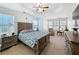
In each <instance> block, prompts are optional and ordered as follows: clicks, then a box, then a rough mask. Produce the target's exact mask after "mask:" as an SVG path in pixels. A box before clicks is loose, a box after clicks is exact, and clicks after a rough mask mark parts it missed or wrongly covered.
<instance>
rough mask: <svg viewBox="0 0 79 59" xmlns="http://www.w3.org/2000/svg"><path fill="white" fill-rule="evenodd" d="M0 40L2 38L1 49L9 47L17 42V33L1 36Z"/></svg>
mask: <svg viewBox="0 0 79 59" xmlns="http://www.w3.org/2000/svg"><path fill="white" fill-rule="evenodd" d="M0 40H1V43H0V46H1V47H0V50H1V51H2V50H4V49H6V48H9V47H11V46H13V45H16V44H17V35H13V36H8V37H4V38H0Z"/></svg>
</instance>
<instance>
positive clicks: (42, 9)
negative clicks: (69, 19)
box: [33, 3, 49, 12]
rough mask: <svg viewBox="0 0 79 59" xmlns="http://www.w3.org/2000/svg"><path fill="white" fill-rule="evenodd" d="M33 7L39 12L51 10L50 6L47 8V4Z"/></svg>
mask: <svg viewBox="0 0 79 59" xmlns="http://www.w3.org/2000/svg"><path fill="white" fill-rule="evenodd" d="M33 7H34V8H36V10H37V11H38V12H44V11H46V10H47V9H48V8H49V6H47V5H45V4H42V3H40V4H37V6H33Z"/></svg>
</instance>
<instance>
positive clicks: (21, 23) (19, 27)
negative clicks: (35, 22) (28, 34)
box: [17, 22, 32, 33]
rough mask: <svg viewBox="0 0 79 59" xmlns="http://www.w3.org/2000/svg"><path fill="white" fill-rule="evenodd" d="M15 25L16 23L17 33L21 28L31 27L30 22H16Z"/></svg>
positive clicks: (27, 28)
mask: <svg viewBox="0 0 79 59" xmlns="http://www.w3.org/2000/svg"><path fill="white" fill-rule="evenodd" d="M17 25H18V33H19V32H20V31H22V30H29V29H32V23H24V22H18V23H17Z"/></svg>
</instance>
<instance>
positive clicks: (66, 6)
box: [0, 3, 78, 17]
mask: <svg viewBox="0 0 79 59" xmlns="http://www.w3.org/2000/svg"><path fill="white" fill-rule="evenodd" d="M46 5H47V6H49V8H48V10H47V11H45V12H44V13H38V12H37V11H36V9H35V8H34V7H33V6H36V3H0V6H2V7H6V8H9V9H13V10H17V11H21V12H24V11H25V12H26V13H29V14H33V15H43V16H50V17H52V16H58V17H61V16H68V15H71V14H72V12H73V11H74V9H75V8H76V6H77V5H78V4H76V3H47V4H46Z"/></svg>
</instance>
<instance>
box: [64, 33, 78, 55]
mask: <svg viewBox="0 0 79 59" xmlns="http://www.w3.org/2000/svg"><path fill="white" fill-rule="evenodd" d="M65 45H66V54H69V55H79V35H78V36H75V35H73V32H65Z"/></svg>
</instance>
